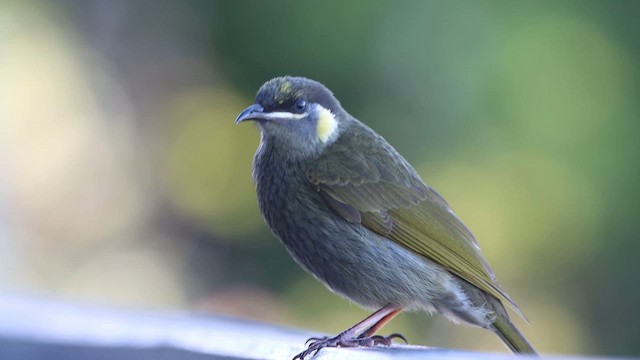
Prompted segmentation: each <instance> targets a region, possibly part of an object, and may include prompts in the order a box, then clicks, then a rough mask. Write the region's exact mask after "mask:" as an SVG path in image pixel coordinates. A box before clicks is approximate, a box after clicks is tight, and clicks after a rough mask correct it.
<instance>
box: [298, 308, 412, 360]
mask: <svg viewBox="0 0 640 360" xmlns="http://www.w3.org/2000/svg"><path fill="white" fill-rule="evenodd" d="M400 311H402V308H401V307H398V306H396V305H386V306H385V307H383V308H382V309H380V310H378V311H376V312H374V313H373V314H371V315H369V316H368V317H367V318H366V319H364V320H362V321H360V322H359V323H357V324H355V325H353V326H352V327H350V328H348V329H347V330H345V331H343V332H341V333H340V334H338V335H337V336H335V337H332V338H330V337H328V336H326V337H323V338H311V339H309V340H307V342H310V343H309V347H308V348H307V349H306V350H305V351H303V352H301V353H300V354H298V355H296V356H294V357H293V360H304V358H305V357H306V356H307V355H310V354H313V353H316V352H318V351H319V350H320V349H322V348H325V347H356V346H368V347H370V346H375V345H390V344H391V340H393V339H394V338H400V339H403V340H405V338H404V336H402V335H400V334H392V335H390V336H387V337H384V336H378V335H374V334H375V333H376V331H378V330H379V329H380V328H381V327H383V326H384V325H385V324H386V323H388V322H389V321H390V320H391V319H392V318H393V317H395V316H396V315H398V314H399V313H400ZM405 342H406V340H405Z"/></svg>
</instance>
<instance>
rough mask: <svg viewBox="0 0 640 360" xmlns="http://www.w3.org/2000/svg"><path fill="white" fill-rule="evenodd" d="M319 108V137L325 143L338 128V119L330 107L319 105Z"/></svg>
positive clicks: (317, 129)
mask: <svg viewBox="0 0 640 360" xmlns="http://www.w3.org/2000/svg"><path fill="white" fill-rule="evenodd" d="M319 109H320V110H319V115H318V126H317V128H316V131H317V133H318V139H320V141H322V142H323V143H324V142H327V140H329V138H331V135H333V133H334V132H335V131H336V129H337V128H338V121H337V120H336V117H335V115H333V113H332V112H331V111H330V110H329V109H326V108H324V107H322V106H319Z"/></svg>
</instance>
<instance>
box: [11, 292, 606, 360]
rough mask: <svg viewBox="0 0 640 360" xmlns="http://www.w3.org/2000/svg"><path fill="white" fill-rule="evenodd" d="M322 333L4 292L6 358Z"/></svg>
mask: <svg viewBox="0 0 640 360" xmlns="http://www.w3.org/2000/svg"><path fill="white" fill-rule="evenodd" d="M317 335H318V334H317V333H310V332H306V331H300V330H295V329H291V328H285V327H281V326H274V325H269V324H263V323H257V322H251V321H244V320H237V319H232V318H227V317H221V316H210V315H201V314H187V313H170V314H166V313H151V312H138V311H128V310H122V309H109V308H101V307H97V306H87V305H81V304H71V303H64V302H59V301H54V300H50V299H46V298H40V297H34V296H26V295H7V294H4V295H3V294H0V359H20V360H32V359H47V360H80V359H97V360H111V359H118V360H130V359H131V360H133V359H141V360H145V359H153V360H173V359H175V360H178V359H179V360H216V359H227V360H229V359H274V360H275V359H277V360H289V359H291V358H292V357H293V356H294V355H296V354H297V353H299V352H300V351H302V350H303V344H304V342H305V340H306V339H307V338H309V337H311V336H317ZM520 358H522V357H515V356H513V355H508V354H504V355H503V354H487V353H478V352H470V351H459V350H448V349H437V348H428V347H422V346H407V345H393V346H392V347H388V348H387V347H378V348H373V349H346V348H342V349H323V350H321V351H320V352H319V353H318V354H317V356H315V357H314V358H313V359H314V360H328V359H354V360H388V359H434V360H454V359H479V360H485V359H504V360H506V359H511V360H514V359H520ZM545 358H546V359H579V357H564V356H552V357H546V356H545ZM582 359H586V358H584V357H582ZM588 359H593V360H595V359H604V358H594V357H591V358H588Z"/></svg>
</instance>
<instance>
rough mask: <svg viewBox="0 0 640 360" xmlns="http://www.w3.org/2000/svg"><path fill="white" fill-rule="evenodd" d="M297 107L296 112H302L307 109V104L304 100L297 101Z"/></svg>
mask: <svg viewBox="0 0 640 360" xmlns="http://www.w3.org/2000/svg"><path fill="white" fill-rule="evenodd" d="M295 107H296V110H298V111H300V112H302V111H304V109H306V108H307V102H306V101H305V100H304V99H298V101H296V105H295Z"/></svg>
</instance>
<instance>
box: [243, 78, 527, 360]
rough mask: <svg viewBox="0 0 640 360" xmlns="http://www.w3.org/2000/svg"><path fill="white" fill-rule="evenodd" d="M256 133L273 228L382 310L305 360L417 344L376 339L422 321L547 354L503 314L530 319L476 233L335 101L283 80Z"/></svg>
mask: <svg viewBox="0 0 640 360" xmlns="http://www.w3.org/2000/svg"><path fill="white" fill-rule="evenodd" d="M398 120H399V119H396V121H398ZM247 121H252V122H254V123H255V124H257V127H258V128H259V130H260V144H259V146H258V148H257V151H256V153H255V156H254V159H253V180H254V182H255V186H256V193H257V199H258V207H259V209H260V212H261V214H262V216H263V218H264V220H265V222H266V224H267V225H268V226H269V227H270V229H271V230H272V232H273V233H274V235H275V236H276V237H277V238H278V239H279V240H280V241H281V242H282V243H283V244H284V246H285V248H286V249H287V251H288V252H289V254H290V255H291V256H292V257H293V259H294V260H295V261H296V262H297V263H298V264H299V265H300V266H301V267H302V268H303V269H304V270H306V271H307V272H309V273H310V274H311V275H313V277H315V278H316V279H317V280H319V281H320V282H322V283H324V284H325V285H326V287H328V288H329V290H331V291H332V292H334V293H336V294H338V295H341V296H343V297H345V298H347V299H349V300H350V301H352V302H355V303H357V304H359V305H360V306H362V307H363V308H365V309H369V310H376V311H375V312H373V313H372V314H371V315H370V316H368V317H367V318H366V319H364V320H362V321H361V322H359V323H357V324H355V325H353V326H351V327H349V328H348V329H346V330H345V331H343V332H341V333H340V334H338V335H337V336H334V337H322V338H311V339H309V341H308V342H307V344H308V346H307V347H306V349H305V350H304V351H302V352H301V353H299V354H298V355H296V356H295V357H294V360H304V358H305V357H307V356H308V355H313V354H315V353H316V352H318V351H319V350H320V349H322V348H325V347H358V346H367V347H370V346H377V345H390V344H391V341H392V340H393V339H395V338H399V339H402V340H405V342H406V339H405V338H404V337H403V336H402V335H400V334H392V335H389V336H381V335H377V334H376V333H377V332H378V330H380V328H381V327H382V326H384V325H385V324H386V323H388V322H389V321H390V320H391V319H392V318H393V317H395V316H396V315H398V314H399V313H400V312H402V311H414V310H423V311H426V312H427V313H440V314H442V315H444V316H445V317H446V318H448V319H449V320H452V321H453V322H455V323H466V324H470V325H473V326H476V327H480V328H484V329H488V330H490V331H492V332H493V333H495V334H496V335H497V336H498V337H499V338H500V339H501V340H502V341H503V342H504V344H505V345H506V346H507V347H508V348H509V349H510V350H511V351H513V352H514V353H516V354H536V352H535V350H534V348H533V347H532V345H531V344H530V343H529V341H527V339H526V338H525V337H524V336H523V335H522V333H521V332H520V331H519V330H518V328H516V326H515V325H514V324H513V323H512V322H511V320H510V317H509V314H508V312H507V310H506V308H505V306H504V304H506V305H507V306H509V307H510V308H511V309H512V310H513V311H515V312H516V313H517V314H519V315H520V316H521V317H523V318H524V319H525V320H526V318H525V317H524V314H523V313H522V311H521V310H520V309H519V308H518V306H517V305H516V303H515V302H514V301H513V300H512V299H511V298H510V297H509V295H507V293H506V292H505V291H504V290H503V288H502V287H501V286H500V284H499V283H498V282H497V280H496V277H495V275H494V272H493V270H492V269H491V267H490V266H489V264H488V262H487V261H486V259H485V258H484V256H483V255H482V253H481V250H480V247H479V245H478V242H477V241H476V239H475V237H474V235H473V234H472V233H471V231H470V230H469V229H468V228H467V227H466V226H465V225H464V224H463V223H462V221H461V220H460V219H459V218H458V217H457V216H456V214H455V213H454V212H453V210H452V209H451V206H450V205H449V204H448V203H447V201H446V200H445V199H444V198H443V197H442V196H441V195H440V194H438V193H437V192H436V191H435V190H434V189H433V188H431V187H430V186H428V185H427V184H426V183H425V182H424V181H423V180H422V178H421V177H420V176H419V175H418V173H417V172H416V170H415V169H414V168H413V167H412V166H411V165H410V164H409V162H408V161H407V160H406V159H405V158H404V157H402V155H400V154H399V153H398V151H396V150H395V148H393V147H392V146H391V145H390V144H389V143H388V142H387V141H386V140H385V139H384V138H383V137H382V136H380V135H379V134H377V133H376V132H375V131H374V130H372V129H371V128H370V127H368V126H367V125H365V124H364V123H363V122H361V121H359V120H358V119H356V118H355V117H353V116H351V115H350V114H349V113H348V112H347V111H346V110H345V109H344V108H343V107H342V105H341V103H340V102H339V101H338V100H337V99H336V97H335V96H334V95H333V93H332V92H331V90H329V89H328V88H327V87H326V86H324V85H323V84H321V83H320V82H317V81H315V80H311V79H308V78H304V77H294V76H281V77H276V78H273V79H271V80H269V81H267V82H266V83H264V84H263V85H262V86H261V87H260V88H259V90H258V92H257V95H256V98H255V103H254V104H252V105H251V106H249V107H247V108H246V109H245V110H244V111H242V112H241V113H240V114H239V115H238V117H237V118H236V121H235V123H236V124H239V123H244V122H247Z"/></svg>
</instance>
